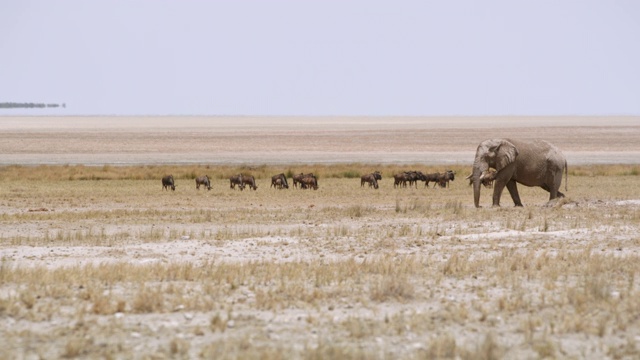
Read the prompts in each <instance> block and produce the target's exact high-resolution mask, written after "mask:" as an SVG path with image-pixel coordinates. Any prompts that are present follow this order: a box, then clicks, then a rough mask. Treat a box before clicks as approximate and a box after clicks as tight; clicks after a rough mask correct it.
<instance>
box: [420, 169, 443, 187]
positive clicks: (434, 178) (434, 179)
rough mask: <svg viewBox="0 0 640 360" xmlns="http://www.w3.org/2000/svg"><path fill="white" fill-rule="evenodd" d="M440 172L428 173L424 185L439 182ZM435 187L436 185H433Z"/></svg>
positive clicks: (427, 185)
mask: <svg viewBox="0 0 640 360" xmlns="http://www.w3.org/2000/svg"><path fill="white" fill-rule="evenodd" d="M440 175H442V174H440V173H439V172H437V173H431V174H426V175H425V176H424V178H425V180H424V187H429V183H430V182H433V183H436V184H437V183H438V179H439V178H440ZM433 186H434V187H435V185H433Z"/></svg>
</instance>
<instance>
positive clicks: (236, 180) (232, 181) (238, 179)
mask: <svg viewBox="0 0 640 360" xmlns="http://www.w3.org/2000/svg"><path fill="white" fill-rule="evenodd" d="M236 185H238V187H239V188H240V190H244V183H243V182H242V174H238V175H235V176H231V177H230V178H229V186H230V187H231V188H232V189H235V188H236Z"/></svg>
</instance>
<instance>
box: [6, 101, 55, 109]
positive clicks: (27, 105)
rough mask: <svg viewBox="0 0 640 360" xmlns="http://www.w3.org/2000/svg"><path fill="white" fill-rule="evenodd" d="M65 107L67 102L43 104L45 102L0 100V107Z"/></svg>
mask: <svg viewBox="0 0 640 360" xmlns="http://www.w3.org/2000/svg"><path fill="white" fill-rule="evenodd" d="M57 107H63V108H66V107H67V104H65V103H62V105H61V104H45V103H17V102H0V109H15V108H22V109H34V108H57Z"/></svg>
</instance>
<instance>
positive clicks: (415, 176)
mask: <svg viewBox="0 0 640 360" xmlns="http://www.w3.org/2000/svg"><path fill="white" fill-rule="evenodd" d="M393 179H394V181H393V187H397V186H400V185H402V187H407V182H409V186H413V184H414V183H415V185H416V188H417V187H418V181H419V180H420V181H425V175H424V174H423V173H422V172H420V171H405V172H402V173H400V174H395V175H393Z"/></svg>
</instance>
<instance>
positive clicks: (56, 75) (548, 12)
mask: <svg viewBox="0 0 640 360" xmlns="http://www.w3.org/2000/svg"><path fill="white" fill-rule="evenodd" d="M5 101H14V102H57V103H63V102H64V103H66V104H67V108H66V109H58V110H38V111H35V112H29V113H36V114H47V113H53V114H70V115H89V114H102V115H107V114H118V115H640V1H637V0H628V1H615V0H606V1H605V0H600V1H588V0H587V1H559V0H553V1H545V0H532V1H518V0H505V1H494V0H488V1H477V0H466V1H449V0H447V1H427V0H416V1H404V0H399V1H390V0H389V1H372V0H363V1H349V0H335V1H331V0H324V1H303V0H298V1H293V0H291V1H267V0H247V1H242V0H235V1H185V0H181V1H178V0H176V1H158V0H148V1H143V0H121V1H119V0H109V1H104V0H91V1H89V0H76V1H72V0H60V1H51V0H41V1H28V0H15V1H11V0H3V1H1V4H0V102H5ZM19 113H24V111H20V110H0V115H1V114H19Z"/></svg>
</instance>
